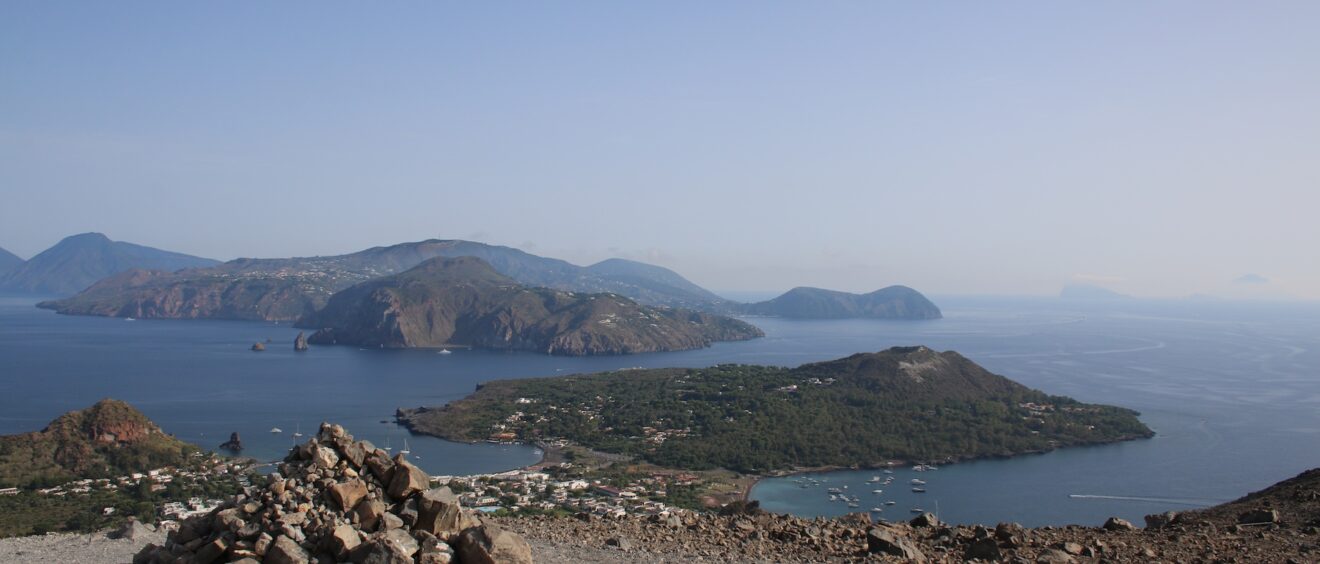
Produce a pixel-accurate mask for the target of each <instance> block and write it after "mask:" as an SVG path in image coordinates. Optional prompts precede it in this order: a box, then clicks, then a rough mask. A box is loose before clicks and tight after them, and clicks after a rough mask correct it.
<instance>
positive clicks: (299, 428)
mask: <svg viewBox="0 0 1320 564" xmlns="http://www.w3.org/2000/svg"><path fill="white" fill-rule="evenodd" d="M293 436H295V437H301V436H302V424H301V423H298V424H297V427H295V428H294V430H293Z"/></svg>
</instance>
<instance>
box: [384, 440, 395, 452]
mask: <svg viewBox="0 0 1320 564" xmlns="http://www.w3.org/2000/svg"><path fill="white" fill-rule="evenodd" d="M393 451H394V447H392V446H390V438H389V437H385V452H393Z"/></svg>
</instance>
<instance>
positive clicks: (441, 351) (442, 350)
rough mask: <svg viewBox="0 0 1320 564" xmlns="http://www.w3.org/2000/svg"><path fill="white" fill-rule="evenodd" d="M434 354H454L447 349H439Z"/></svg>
mask: <svg viewBox="0 0 1320 564" xmlns="http://www.w3.org/2000/svg"><path fill="white" fill-rule="evenodd" d="M435 354H454V353H453V352H451V351H450V350H449V349H440V352H438V353H435Z"/></svg>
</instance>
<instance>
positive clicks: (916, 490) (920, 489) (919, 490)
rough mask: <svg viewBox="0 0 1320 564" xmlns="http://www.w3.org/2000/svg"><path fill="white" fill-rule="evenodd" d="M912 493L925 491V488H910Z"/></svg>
mask: <svg viewBox="0 0 1320 564" xmlns="http://www.w3.org/2000/svg"><path fill="white" fill-rule="evenodd" d="M912 492H913V493H926V488H912Z"/></svg>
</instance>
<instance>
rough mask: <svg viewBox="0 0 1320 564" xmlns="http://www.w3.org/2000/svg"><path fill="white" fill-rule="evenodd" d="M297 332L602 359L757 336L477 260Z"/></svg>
mask: <svg viewBox="0 0 1320 564" xmlns="http://www.w3.org/2000/svg"><path fill="white" fill-rule="evenodd" d="M299 326H302V327H308V328H314V329H318V331H317V332H316V333H315V334H313V335H312V336H311V338H310V339H309V341H310V342H312V343H321V344H352V345H358V346H366V347H372V348H377V347H379V348H407V347H446V346H470V347H480V348H491V349H507V350H527V351H535V352H542V353H546V354H562V355H598V354H628V353H641V352H657V351H672V350H684V349H693V348H701V347H705V346H709V345H710V343H711V342H713V341H716V340H739V339H750V338H754V337H759V336H761V335H762V333H761V332H760V330H758V329H756V328H755V327H752V326H751V325H748V324H746V323H743V322H741V321H737V320H734V319H729V318H725V317H720V316H715V315H709V314H703V313H696V312H691V311H687V310H675V309H660V308H650V307H645V306H641V305H638V304H637V303H636V302H633V301H632V300H629V299H627V298H624V297H621V296H617V295H613V294H578V293H573V292H564V291H559V290H551V289H547V288H528V287H525V286H522V285H519V284H518V283H516V282H514V281H513V280H512V279H509V278H507V277H504V276H502V275H500V274H499V273H497V272H495V270H494V269H493V268H491V267H490V265H488V264H486V263H485V262H484V261H482V260H480V259H477V258H473V257H459V258H453V259H450V258H437V259H432V260H430V261H427V262H425V263H422V264H421V265H419V266H418V267H416V268H414V269H412V270H409V271H407V272H404V273H401V274H398V275H394V276H388V277H385V278H380V279H377V280H372V281H369V282H365V283H363V284H359V285H357V286H354V287H352V288H349V289H347V290H344V291H342V292H339V293H338V294H335V296H334V297H333V298H331V300H330V302H329V303H328V304H326V307H325V308H323V309H322V310H321V311H319V312H317V314H315V315H313V316H310V317H308V318H307V319H304V320H303V321H301V322H299Z"/></svg>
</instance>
